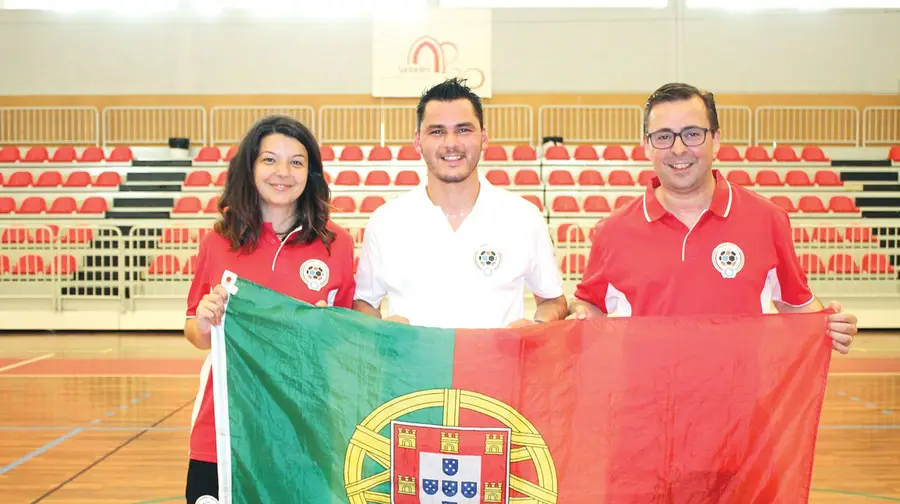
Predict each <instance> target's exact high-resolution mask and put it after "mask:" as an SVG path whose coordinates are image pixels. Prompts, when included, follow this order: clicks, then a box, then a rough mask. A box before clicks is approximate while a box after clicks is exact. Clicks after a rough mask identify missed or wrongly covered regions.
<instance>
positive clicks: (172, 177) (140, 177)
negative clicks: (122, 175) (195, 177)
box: [126, 165, 190, 184]
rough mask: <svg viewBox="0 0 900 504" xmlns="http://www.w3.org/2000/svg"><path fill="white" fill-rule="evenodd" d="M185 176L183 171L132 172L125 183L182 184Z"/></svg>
mask: <svg viewBox="0 0 900 504" xmlns="http://www.w3.org/2000/svg"><path fill="white" fill-rule="evenodd" d="M188 166H190V165H188ZM186 176H187V175H186V174H185V172H183V171H177V172H176V171H165V172H133V173H129V174H128V176H127V177H126V181H127V182H128V183H129V184H133V183H135V182H178V183H179V184H180V183H182V182H184V178H185V177H186Z"/></svg>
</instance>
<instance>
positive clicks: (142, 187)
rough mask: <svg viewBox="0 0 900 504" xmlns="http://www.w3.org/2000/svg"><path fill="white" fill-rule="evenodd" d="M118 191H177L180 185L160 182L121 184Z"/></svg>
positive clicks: (179, 189)
mask: <svg viewBox="0 0 900 504" xmlns="http://www.w3.org/2000/svg"><path fill="white" fill-rule="evenodd" d="M119 191H120V192H179V191H181V185H180V184H178V185H175V184H173V185H162V184H131V183H128V184H122V185H120V186H119Z"/></svg>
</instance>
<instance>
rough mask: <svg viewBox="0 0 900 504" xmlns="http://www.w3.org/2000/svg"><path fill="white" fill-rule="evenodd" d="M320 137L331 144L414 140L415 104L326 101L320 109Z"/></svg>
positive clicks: (322, 141) (392, 142)
mask: <svg viewBox="0 0 900 504" xmlns="http://www.w3.org/2000/svg"><path fill="white" fill-rule="evenodd" d="M318 124H319V126H318V128H319V129H318V135H317V136H318V139H319V142H321V143H323V144H324V143H327V144H381V143H385V144H398V143H404V144H405V143H411V142H412V138H413V134H414V133H415V131H416V107H415V106H414V105H390V106H380V105H346V106H345V105H325V106H323V107H322V108H320V109H319V122H318Z"/></svg>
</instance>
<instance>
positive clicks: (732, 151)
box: [716, 145, 744, 163]
mask: <svg viewBox="0 0 900 504" xmlns="http://www.w3.org/2000/svg"><path fill="white" fill-rule="evenodd" d="M716 159H717V160H719V161H724V162H726V163H736V162H740V161H743V160H744V159H743V158H742V157H741V153H740V152H738V150H737V148H736V147H734V146H733V145H722V146H721V147H719V152H718V154H716Z"/></svg>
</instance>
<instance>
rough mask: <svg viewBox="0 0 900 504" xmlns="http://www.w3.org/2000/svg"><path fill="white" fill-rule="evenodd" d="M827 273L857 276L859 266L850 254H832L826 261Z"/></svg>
mask: <svg viewBox="0 0 900 504" xmlns="http://www.w3.org/2000/svg"><path fill="white" fill-rule="evenodd" d="M828 271H829V272H834V273H838V274H859V265H858V264H857V263H856V260H855V259H853V256H851V255H850V254H834V255H833V256H831V257H830V258H829V259H828Z"/></svg>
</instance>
